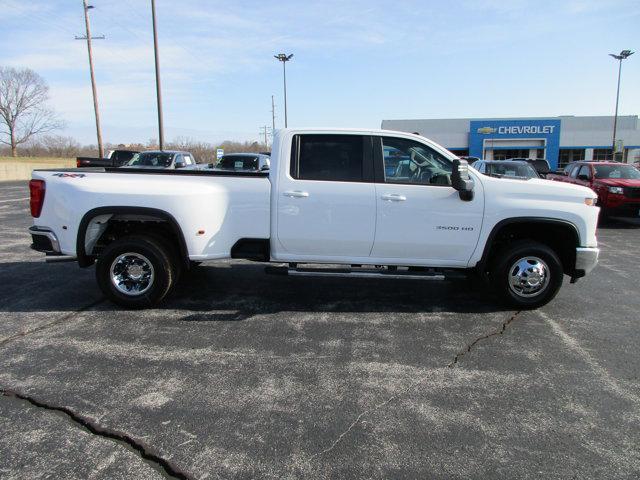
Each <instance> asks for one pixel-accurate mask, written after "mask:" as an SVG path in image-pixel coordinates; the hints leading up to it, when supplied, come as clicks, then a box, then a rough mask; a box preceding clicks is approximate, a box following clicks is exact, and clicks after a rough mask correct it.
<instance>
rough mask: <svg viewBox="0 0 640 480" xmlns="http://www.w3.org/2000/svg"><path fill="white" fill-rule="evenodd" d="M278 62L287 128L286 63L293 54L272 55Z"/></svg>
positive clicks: (285, 125)
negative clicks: (281, 75) (280, 71)
mask: <svg viewBox="0 0 640 480" xmlns="http://www.w3.org/2000/svg"><path fill="white" fill-rule="evenodd" d="M274 57H275V58H277V59H278V61H280V62H282V74H283V79H284V128H287V62H288V61H289V60H291V59H292V58H293V53H291V54H289V55H287V54H286V53H279V54H278V55H274Z"/></svg>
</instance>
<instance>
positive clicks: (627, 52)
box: [609, 50, 634, 160]
mask: <svg viewBox="0 0 640 480" xmlns="http://www.w3.org/2000/svg"><path fill="white" fill-rule="evenodd" d="M633 54H634V52H632V51H631V50H622V51H621V52H620V53H619V54H618V55H616V54H615V53H610V54H609V55H610V56H612V57H613V58H615V59H616V60H618V62H619V63H618V90H617V92H616V113H615V115H614V117H613V141H612V147H611V157H612V158H613V160H615V159H616V127H617V126H618V101H619V100H620V75H621V73H622V60H625V59H626V58H629V57H630V56H631V55H633ZM623 158H624V153H623Z"/></svg>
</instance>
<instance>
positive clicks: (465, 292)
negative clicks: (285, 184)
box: [0, 262, 508, 322]
mask: <svg viewBox="0 0 640 480" xmlns="http://www.w3.org/2000/svg"><path fill="white" fill-rule="evenodd" d="M9 281H11V285H13V288H12V289H11V290H6V289H5V290H4V291H0V311H3V312H61V311H79V310H83V309H85V308H87V305H89V304H91V303H92V302H95V301H96V300H99V299H100V298H102V297H103V296H102V293H101V292H100V291H99V289H98V287H97V285H96V282H95V279H94V269H93V268H89V269H79V268H78V267H77V265H75V264H62V265H49V264H45V263H40V262H22V263H21V262H15V263H5V264H2V268H0V284H5V285H7V284H9V283H8V282H9ZM34 291H35V292H37V294H36V295H34ZM156 309H157V310H180V311H185V313H188V312H192V313H190V314H188V315H186V316H185V317H183V318H182V319H181V320H182V321H191V322H198V321H240V320H244V319H246V318H249V317H251V316H253V315H255V314H256V313H260V314H269V313H279V312H338V313H339V312H345V313H346V312H349V313H354V312H361V313H367V312H371V313H381V312H382V313H383V312H389V313H420V312H459V313H488V312H496V311H506V310H508V309H507V308H505V307H503V306H501V305H500V304H497V303H496V302H495V300H494V299H493V298H492V297H490V296H489V295H488V294H487V292H485V291H484V289H483V288H482V287H481V286H480V285H475V284H472V282H471V281H470V280H455V281H450V280H447V281H437V280H402V279H362V278H318V277H295V278H294V277H287V276H281V275H267V274H265V272H264V264H250V263H238V264H229V263H224V264H218V265H216V264H209V265H207V264H204V265H201V266H200V267H198V268H195V269H193V270H192V271H190V272H189V273H187V274H185V275H184V277H183V278H182V280H181V281H180V283H179V284H178V285H177V286H176V288H175V290H174V291H173V293H172V294H171V295H170V297H169V298H167V299H166V300H165V301H164V302H163V303H162V304H161V305H159V306H158V307H156ZM90 310H91V311H94V312H95V311H117V310H119V308H118V307H117V306H116V305H113V304H111V303H110V302H109V301H107V300H106V299H105V301H104V302H102V303H100V304H98V305H97V306H93V307H92V308H91V309H90Z"/></svg>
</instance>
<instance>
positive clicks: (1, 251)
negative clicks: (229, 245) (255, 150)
mask: <svg viewBox="0 0 640 480" xmlns="http://www.w3.org/2000/svg"><path fill="white" fill-rule="evenodd" d="M0 221H1V225H2V233H1V237H0V238H1V241H0V285H2V288H1V289H0V318H2V321H1V322H0V390H1V391H2V395H0V431H1V432H2V435H0V477H2V478H4V479H13V478H104V479H107V478H108V479H115V478H165V477H167V476H170V477H171V476H173V477H176V478H305V479H306V478H310V479H314V478H394V479H396V478H397V479H399V478H505V479H506V478H581V479H582V478H598V479H600V478H616V479H618V478H638V477H639V476H640V447H639V445H640V351H639V348H638V345H639V344H640V333H639V328H638V326H639V323H640V314H639V312H640V288H639V286H640V269H639V268H638V267H639V266H640V261H639V260H638V245H639V244H640V221H639V220H624V221H623V220H615V221H611V222H609V223H608V224H606V225H603V226H602V228H601V229H600V231H599V240H600V243H601V247H602V249H603V252H602V257H601V261H600V264H599V266H598V267H597V269H596V270H595V271H594V272H593V273H592V274H591V276H589V277H587V278H585V279H583V280H581V281H580V282H578V283H577V284H575V285H569V283H568V280H567V281H566V284H565V286H564V287H563V289H562V291H561V293H560V294H559V296H558V297H557V298H556V300H555V301H554V302H552V303H551V304H550V305H547V306H546V307H544V308H542V309H540V310H538V311H522V312H517V311H511V310H506V309H504V308H503V307H501V306H500V305H498V304H496V303H494V302H493V301H492V300H491V299H490V298H486V296H485V294H484V293H483V291H482V290H480V289H476V288H472V286H470V285H469V284H468V283H467V282H422V281H407V280H403V281H394V280H371V279H324V278H323V279H318V278H288V277H279V276H268V275H265V274H264V273H263V268H264V267H263V266H262V265H259V264H251V263H248V262H237V263H235V262H234V263H222V264H208V265H203V266H202V267H200V268H198V269H197V270H196V271H194V272H193V273H192V274H191V275H190V276H189V277H188V278H187V279H185V281H184V282H183V283H182V284H181V285H180V286H179V288H178V290H177V291H176V292H175V293H174V295H173V296H172V297H171V298H170V299H169V300H168V301H167V302H166V303H165V304H164V305H162V306H161V308H157V309H154V310H147V311H121V310H118V309H117V308H116V307H114V306H113V305H112V304H110V303H108V302H107V301H106V300H104V299H103V298H102V295H101V293H100V292H99V290H98V288H97V286H96V284H95V282H94V271H93V269H84V270H83V269H79V268H78V267H77V266H76V265H75V264H67V263H65V264H53V265H51V264H45V263H44V262H43V260H42V256H41V255H40V254H38V253H36V252H32V251H31V250H30V249H29V243H30V237H29V236H28V234H27V233H26V230H27V228H28V226H29V225H30V223H31V219H30V217H29V214H28V191H27V187H26V184H25V183H0Z"/></svg>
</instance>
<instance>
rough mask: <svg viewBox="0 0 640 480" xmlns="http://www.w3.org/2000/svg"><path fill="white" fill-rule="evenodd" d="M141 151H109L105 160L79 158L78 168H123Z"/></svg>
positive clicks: (77, 161)
mask: <svg viewBox="0 0 640 480" xmlns="http://www.w3.org/2000/svg"><path fill="white" fill-rule="evenodd" d="M139 152H140V150H109V152H108V153H107V156H106V157H105V158H98V157H77V158H76V166H77V167H78V168H81V167H121V166H123V165H125V164H127V163H129V161H130V160H131V159H132V158H133V156H134V155H135V154H136V153H139Z"/></svg>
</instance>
